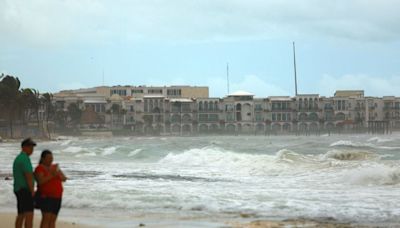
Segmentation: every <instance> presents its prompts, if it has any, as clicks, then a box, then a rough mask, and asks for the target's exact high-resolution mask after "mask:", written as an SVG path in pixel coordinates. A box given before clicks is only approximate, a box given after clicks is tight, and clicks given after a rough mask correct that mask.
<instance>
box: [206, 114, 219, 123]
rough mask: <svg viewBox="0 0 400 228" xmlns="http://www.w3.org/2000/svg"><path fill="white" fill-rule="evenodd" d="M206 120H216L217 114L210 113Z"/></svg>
mask: <svg viewBox="0 0 400 228" xmlns="http://www.w3.org/2000/svg"><path fill="white" fill-rule="evenodd" d="M208 120H209V121H211V122H217V121H218V114H210V115H209V116H208Z"/></svg>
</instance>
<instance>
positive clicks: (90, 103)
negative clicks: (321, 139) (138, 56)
mask: <svg viewBox="0 0 400 228" xmlns="http://www.w3.org/2000/svg"><path fill="white" fill-rule="evenodd" d="M54 103H55V105H56V107H57V109H61V110H65V111H67V110H68V106H69V105H71V104H72V103H75V104H77V105H78V106H79V108H81V109H82V110H83V111H85V110H87V111H86V112H85V114H84V116H83V117H82V122H81V126H80V127H81V128H97V127H101V128H106V129H111V130H114V129H126V130H129V131H132V132H134V133H136V134H172V135H188V134H203V133H227V134H280V133H297V134H303V133H304V134H306V133H310V132H313V133H321V132H331V131H339V132H341V131H363V130H364V131H365V130H366V129H367V128H368V127H369V126H370V124H371V123H374V122H384V123H387V124H388V125H389V126H390V128H391V129H399V130H400V98H397V97H393V96H387V97H383V98H379V97H364V91H362V90H338V91H336V92H335V95H334V96H333V97H321V96H319V95H318V94H298V95H297V96H295V97H290V96H271V97H264V98H256V97H254V94H251V93H249V92H245V91H238V92H234V93H231V94H228V95H227V96H226V97H223V98H217V97H215V98H212V97H209V94H208V87H191V86H164V87H151V86H113V87H95V88H89V89H79V90H68V91H61V92H60V93H57V94H55V95H54Z"/></svg>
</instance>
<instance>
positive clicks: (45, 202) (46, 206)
mask: <svg viewBox="0 0 400 228" xmlns="http://www.w3.org/2000/svg"><path fill="white" fill-rule="evenodd" d="M60 209H61V198H52V197H44V198H42V199H41V200H40V210H41V211H42V212H43V213H52V214H55V215H58V212H60Z"/></svg>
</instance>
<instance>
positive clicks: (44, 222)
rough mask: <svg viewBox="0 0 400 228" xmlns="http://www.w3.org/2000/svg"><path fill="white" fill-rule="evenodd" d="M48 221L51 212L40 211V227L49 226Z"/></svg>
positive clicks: (46, 227)
mask: <svg viewBox="0 0 400 228" xmlns="http://www.w3.org/2000/svg"><path fill="white" fill-rule="evenodd" d="M50 221H51V213H49V212H43V213H42V222H41V223H40V228H48V227H50Z"/></svg>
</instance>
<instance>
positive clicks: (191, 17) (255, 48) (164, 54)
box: [0, 0, 400, 97]
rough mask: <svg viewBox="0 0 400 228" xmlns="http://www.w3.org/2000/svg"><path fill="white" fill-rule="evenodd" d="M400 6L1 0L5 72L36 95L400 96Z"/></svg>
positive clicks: (381, 0)
mask: <svg viewBox="0 0 400 228" xmlns="http://www.w3.org/2000/svg"><path fill="white" fill-rule="evenodd" d="M399 12H400V1H398V0H369V1H366V0H325V1H321V0H297V1H293V0H273V1H270V0H163V1H162V0H140V1H139V0H108V1H106V0H0V73H5V74H11V75H14V76H18V77H19V78H20V79H21V81H22V86H23V87H33V88H37V89H39V90H40V91H41V92H47V91H50V92H56V91H58V90H61V89H76V88H82V87H92V86H99V85H102V84H103V77H102V75H103V72H104V84H105V85H174V84H179V85H182V84H187V85H199V86H209V87H210V95H211V96H217V97H220V96H225V95H226V93H227V86H226V84H227V83H226V63H227V62H229V66H230V85H231V87H230V90H231V92H232V91H235V90H246V91H248V92H252V93H254V94H256V95H257V96H259V97H261V96H272V95H290V96H293V95H294V82H293V74H294V73H293V54H292V41H295V42H296V56H297V73H298V81H299V86H298V87H299V93H319V94H321V95H326V96H331V95H333V93H334V91H335V90H337V89H364V90H365V92H366V95H371V96H382V95H396V96H400V57H399V55H400V13H399Z"/></svg>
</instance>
